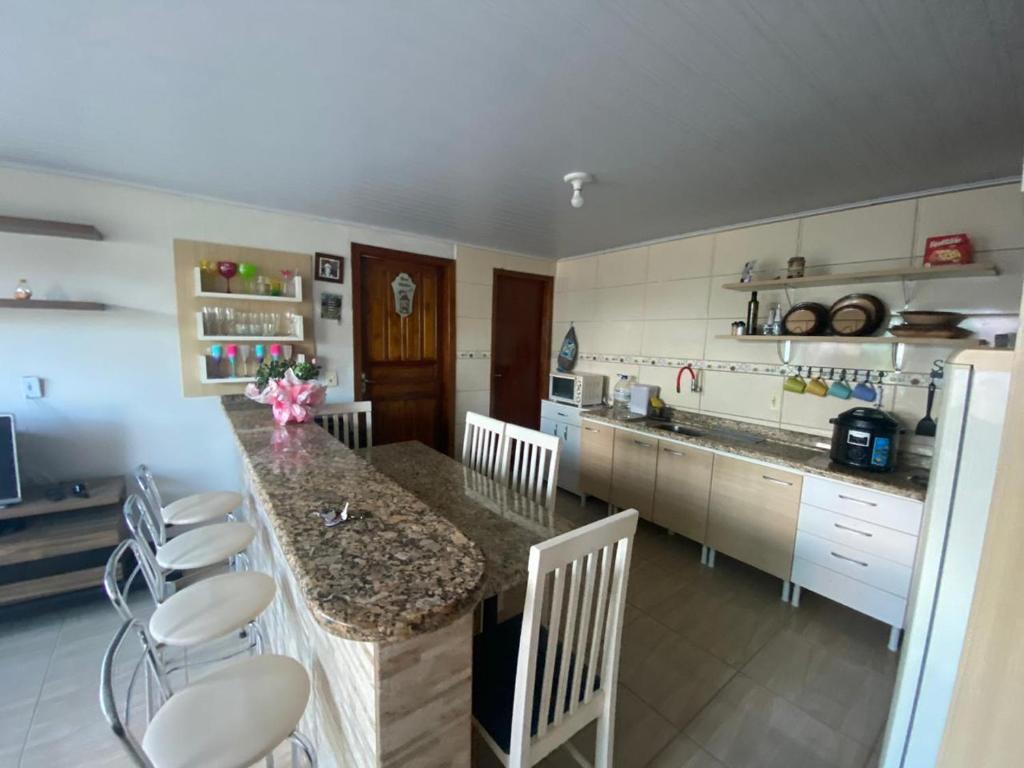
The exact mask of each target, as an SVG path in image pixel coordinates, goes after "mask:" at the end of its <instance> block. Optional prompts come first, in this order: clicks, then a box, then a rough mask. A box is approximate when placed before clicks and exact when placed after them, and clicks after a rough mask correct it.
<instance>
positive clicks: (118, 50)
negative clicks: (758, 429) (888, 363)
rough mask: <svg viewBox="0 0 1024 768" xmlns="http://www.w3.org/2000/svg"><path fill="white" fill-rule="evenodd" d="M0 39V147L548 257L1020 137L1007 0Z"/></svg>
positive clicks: (504, 11) (285, 11) (914, 171)
mask: <svg viewBox="0 0 1024 768" xmlns="http://www.w3.org/2000/svg"><path fill="white" fill-rule="evenodd" d="M0 51H3V57H2V62H3V63H2V66H0V160H5V161H12V162H19V163H25V164H29V165H35V166H43V167H47V168H52V169H58V170H62V171H63V170H66V171H74V172H80V173H86V174H93V175H98V176H103V177H108V178H114V179H121V180H126V181H131V182H137V183H143V184H149V185H154V186H158V187H162V188H166V189H172V190H178V191H183V192H190V193H198V194H203V195H208V196H213V197H219V198H224V199H227V200H234V201H240V202H245V203H250V204H255V205H260V206H267V207H272V208H278V209H284V210H291V211H301V212H304V213H309V214H315V215H320V216H327V217H331V218H340V219H346V220H350V221H358V222H362V223H366V224H373V225H378V226H383V227H393V228H397V229H403V230H407V231H411V232H418V233H422V234H428V235H434V236H438V237H443V238H450V239H454V240H458V241H462V242H468V243H474V244H478V245H487V246H492V247H498V248H507V249H511V250H516V251H521V252H525V253H534V254H538V255H545V256H566V255H571V254H577V253H584V252H588V251H593V250H598V249H602V248H608V247H612V246H616V245H621V244H626V243H631V242H637V241H640V240H647V239H652V238H657V237H663V236H667V235H673V234H679V233H682V232H687V231H693V230H697V229H703V228H707V227H712V226H718V225H722V224H729V223H735V222H741V221H749V220H753V219H759V218H765V217H769V216H775V215H780V214H786V213H792V212H796V211H801V210H807V209H812V208H818V207H824V206H829V205H836V204H841V203H845V202H853V201H857V200H864V199H869V198H874V197H878V196H884V195H891V194H898V193H903V192H911V191H916V190H922V189H929V188H934V187H939V186H944V185H949V184H957V183H961V182H969V181H975V180H984V179H992V178H999V177H1005V176H1008V175H1010V174H1014V173H1017V172H1019V170H1020V162H1021V149H1022V146H1021V139H1022V136H1024V0H971V1H970V2H968V1H966V0H802V1H801V0H745V1H744V0H717V1H712V0H691V1H690V2H682V1H679V2H669V1H668V0H664V1H663V2H654V1H653V0H636V1H635V2H626V1H625V0H624V1H623V2H618V3H613V2H595V0H559V2H550V0H486V1H485V0H429V1H422V2H415V1H414V0H405V1H404V2H403V1H399V0H392V1H391V2H384V1H382V2H372V1H371V0H365V1H364V2H342V1H339V0H334V1H333V2H332V1H329V0H323V1H322V2H312V1H310V0H305V1H298V0H292V1H290V2H286V0H215V1H214V2H208V1H206V0H179V1H178V2H171V1H170V0H168V1H166V2H155V1H153V0H120V1H119V0H93V1H92V2H84V1H83V2H69V1H68V0H2V2H0ZM571 170H586V171H590V172H591V173H593V174H594V175H595V176H596V177H597V178H598V183H597V184H596V185H594V186H591V187H588V188H587V189H586V190H585V197H586V205H585V206H584V207H583V208H582V209H581V210H574V209H573V208H571V207H570V206H569V194H570V190H569V188H568V187H567V186H566V185H565V184H564V183H563V182H562V180H561V179H562V176H563V174H564V173H566V172H567V171H571Z"/></svg>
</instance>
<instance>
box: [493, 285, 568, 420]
mask: <svg viewBox="0 0 1024 768" xmlns="http://www.w3.org/2000/svg"><path fill="white" fill-rule="evenodd" d="M499 275H508V276H510V277H516V278H525V279H527V280H533V281H534V282H537V283H540V284H541V285H543V287H544V299H543V306H542V308H541V318H540V327H541V334H540V335H541V338H540V355H541V359H540V378H539V381H538V382H537V391H538V392H540V398H541V399H544V398H545V397H547V394H548V378H549V376H550V375H551V327H552V313H553V307H554V300H555V278H554V277H552V276H551V275H538V274H535V273H533V272H517V271H516V270H512V269H498V268H497V267H495V269H494V275H493V279H492V280H491V366H490V380H489V381H488V384H489V385H490V392H491V396H490V400H489V401H488V405H487V407H488V410H489V411H490V413H492V414H493V413H494V350H495V342H496V341H497V338H498V334H497V329H498V324H497V323H496V322H495V310H496V309H497V307H498V276H499ZM545 329H546V330H545ZM537 407H538V408H539V407H540V405H539V403H538V405H537Z"/></svg>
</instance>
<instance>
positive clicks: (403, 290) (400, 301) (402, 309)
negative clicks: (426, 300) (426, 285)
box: [391, 272, 416, 317]
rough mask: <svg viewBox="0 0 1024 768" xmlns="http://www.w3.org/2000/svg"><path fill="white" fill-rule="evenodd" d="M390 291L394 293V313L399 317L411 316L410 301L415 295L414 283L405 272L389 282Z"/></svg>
mask: <svg viewBox="0 0 1024 768" xmlns="http://www.w3.org/2000/svg"><path fill="white" fill-rule="evenodd" d="M391 290H393V291H394V292H395V312H397V313H398V316H399V317H408V316H409V315H411V314H412V300H413V297H414V296H415V294H416V283H414V282H413V281H412V278H411V277H409V275H407V274H406V273H405V272H403V273H402V274H400V275H399V276H398V277H396V278H395V279H394V280H392V281H391Z"/></svg>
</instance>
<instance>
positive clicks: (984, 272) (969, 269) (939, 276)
mask: <svg viewBox="0 0 1024 768" xmlns="http://www.w3.org/2000/svg"><path fill="white" fill-rule="evenodd" d="M998 274H999V269H998V268H997V267H995V266H994V265H992V264H963V265H959V264H951V265H949V266H945V267H907V268H906V269H874V270H865V271H863V272H840V273H834V274H828V275H807V276H805V277H785V278H779V279H776V280H765V279H761V280H751V281H750V282H749V283H724V284H723V285H722V287H723V288H725V289H727V290H730V291H744V292H748V293H749V292H750V291H772V290H779V289H786V288H813V287H816V286H823V285H854V284H858V283H898V282H901V281H907V282H915V281H918V280H949V279H951V278H954V277H991V276H992V275H998ZM776 338H778V337H776Z"/></svg>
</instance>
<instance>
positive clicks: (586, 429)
mask: <svg viewBox="0 0 1024 768" xmlns="http://www.w3.org/2000/svg"><path fill="white" fill-rule="evenodd" d="M583 431H584V432H600V431H601V430H600V429H594V428H593V427H584V428H583Z"/></svg>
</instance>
